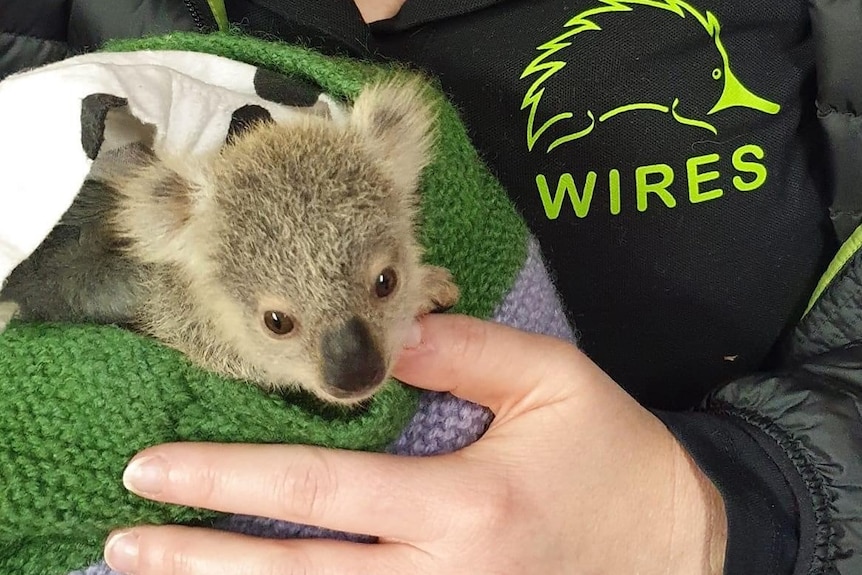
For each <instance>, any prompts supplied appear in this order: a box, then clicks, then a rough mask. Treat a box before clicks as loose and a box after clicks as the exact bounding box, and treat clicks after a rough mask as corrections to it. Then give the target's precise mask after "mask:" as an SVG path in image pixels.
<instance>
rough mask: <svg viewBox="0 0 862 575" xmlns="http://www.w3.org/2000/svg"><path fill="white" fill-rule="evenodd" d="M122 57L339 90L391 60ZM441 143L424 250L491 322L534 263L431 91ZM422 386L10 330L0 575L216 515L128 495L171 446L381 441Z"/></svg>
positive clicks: (41, 328)
mask: <svg viewBox="0 0 862 575" xmlns="http://www.w3.org/2000/svg"><path fill="white" fill-rule="evenodd" d="M108 49H109V50H113V51H130V50H145V49H171V50H189V51H198V52H208V53H213V54H218V55H222V56H227V57H230V58H233V59H236V60H240V61H244V62H248V63H250V64H254V65H257V66H262V67H266V68H270V69H272V70H274V71H277V72H281V73H285V74H293V75H298V76H302V77H305V78H307V79H311V80H312V81H315V82H317V83H318V84H319V85H320V86H321V87H322V88H323V89H324V90H326V91H328V92H329V93H331V94H334V95H336V96H343V97H347V98H352V97H354V96H355V95H356V94H357V93H358V91H359V89H360V88H361V86H362V85H363V84H364V83H366V82H369V81H371V80H374V79H376V78H379V77H380V76H381V75H385V74H388V73H391V72H392V71H393V69H392V68H385V67H382V66H370V65H368V64H362V63H359V62H355V61H351V60H346V59H336V58H329V57H324V56H321V55H319V54H317V53H315V52H312V51H309V50H306V49H303V48H299V47H295V46H288V45H285V44H282V43H271V42H265V41H262V40H258V39H252V38H248V37H241V36H237V35H233V34H228V33H218V34H213V35H197V34H191V33H183V34H171V35H168V36H163V37H156V38H147V39H142V40H128V41H118V42H113V43H111V44H110V45H109V46H108ZM433 97H434V98H436V105H437V106H438V108H439V114H440V115H439V122H440V138H439V141H438V147H437V150H436V151H437V155H436V160H435V162H434V163H433V164H432V165H431V166H430V167H429V168H428V169H427V170H426V172H425V174H424V177H423V189H422V193H423V204H422V213H423V216H424V221H423V225H422V228H421V235H422V241H423V243H424V245H425V246H426V247H427V249H428V252H427V254H428V255H427V259H428V260H429V261H430V262H432V263H435V264H437V265H442V266H446V267H448V268H449V269H450V270H452V272H453V274H454V276H455V279H456V281H457V282H458V284H459V285H460V286H461V289H462V299H461V301H460V302H459V304H458V305H457V307H456V309H455V311H457V312H461V313H466V314H471V315H475V316H479V317H489V316H490V315H491V314H492V313H493V311H494V308H495V307H496V306H497V305H498V304H499V302H500V301H501V299H502V297H503V296H504V295H505V293H506V292H507V291H508V290H509V288H510V287H511V285H512V282H513V280H514V277H515V275H516V273H517V272H518V270H519V269H520V267H521V266H522V265H523V263H524V260H525V257H526V238H527V230H526V227H525V225H524V223H523V221H522V220H521V218H520V217H519V216H518V215H517V213H516V212H515V210H514V208H513V206H512V205H511V203H510V202H509V200H508V198H507V197H506V195H505V192H504V191H503V190H502V188H501V187H500V185H499V183H498V182H497V181H496V180H495V179H494V178H493V177H492V176H491V175H490V173H489V172H488V171H487V169H486V168H485V167H484V166H483V164H482V163H481V162H480V161H479V158H478V156H477V154H476V152H475V151H474V149H473V148H472V146H471V144H470V142H469V140H468V138H467V135H466V132H465V130H464V127H463V126H462V124H461V122H460V120H459V118H458V116H457V114H456V112H455V111H454V109H453V108H452V107H451V106H450V105H449V104H448V103H447V102H446V101H445V99H444V98H443V96H442V95H441V94H439V93H435V94H434V96H433ZM417 398H418V393H417V392H416V391H415V390H413V389H411V388H409V387H406V386H403V385H401V384H399V383H397V382H392V383H391V384H389V385H388V386H386V387H385V388H384V389H383V390H382V391H381V392H380V393H379V394H378V395H376V396H375V397H374V398H373V399H372V400H370V401H369V402H368V404H367V405H366V406H365V407H364V408H363V409H361V410H354V411H347V410H344V409H340V408H333V407H330V406H324V405H322V404H320V403H319V402H318V401H316V400H315V399H313V398H311V397H310V396H307V395H302V394H294V395H293V396H291V397H289V398H285V397H281V396H277V395H271V394H266V393H263V392H262V391H260V390H258V388H256V387H254V386H251V385H248V384H246V383H243V382H238V381H233V380H230V379H225V378H222V377H218V376H215V375H213V374H210V373H208V372H205V371H203V370H200V369H198V368H196V367H194V366H193V365H191V364H190V363H189V362H188V361H187V360H186V359H185V358H184V357H183V356H182V355H181V354H179V353H177V352H175V351H174V350H171V349H168V348H166V347H164V346H162V345H161V344H159V343H158V342H156V341H154V340H151V339H149V338H146V337H143V336H140V335H138V334H134V333H131V332H128V331H125V330H123V329H120V328H117V327H107V326H90V325H87V326H85V325H56V324H55V325H51V324H22V323H13V324H12V325H10V326H9V328H8V329H7V330H6V332H5V333H4V334H3V335H2V336H0V437H2V438H3V440H4V442H3V446H2V447H0V482H2V493H3V496H2V498H0V518H2V522H0V573H3V574H6V573H14V574H16V575H53V574H57V575H61V574H65V573H67V572H68V571H70V570H73V569H77V568H80V567H81V566H84V565H87V564H90V563H92V562H94V561H96V560H98V559H99V558H100V557H101V551H102V545H103V543H104V538H105V536H106V535H107V534H108V532H109V531H110V530H111V529H113V528H116V527H119V526H124V525H130V524H136V523H155V524H160V523H198V522H203V523H207V522H209V521H212V519H213V518H215V517H216V516H217V514H215V513H213V512H209V511H205V510H198V509H189V508H183V507H179V506H172V505H163V504H156V503H153V502H149V501H146V500H143V499H141V498H138V497H136V496H133V495H130V494H129V493H128V492H126V490H125V489H124V488H123V486H122V483H121V480H120V478H121V475H122V471H123V469H124V467H125V465H126V463H127V462H128V460H129V458H131V457H132V456H133V455H134V454H135V453H136V452H137V451H139V450H141V449H143V448H145V447H148V446H151V445H154V444H158V443H163V442H168V441H219V442H254V443H304V444H313V445H322V446H327V447H336V448H345V449H356V450H382V449H383V448H384V447H385V446H386V445H388V444H389V443H390V442H392V441H393V440H394V439H395V438H396V437H397V436H398V435H399V433H400V432H401V430H402V429H403V428H404V426H405V425H406V424H407V423H408V421H409V420H410V418H411V417H412V415H413V414H414V413H415V410H416V407H417Z"/></svg>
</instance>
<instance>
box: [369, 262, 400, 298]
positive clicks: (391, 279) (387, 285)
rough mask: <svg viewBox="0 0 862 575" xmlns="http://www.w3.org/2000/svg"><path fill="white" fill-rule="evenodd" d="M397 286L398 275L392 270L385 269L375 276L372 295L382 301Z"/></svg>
mask: <svg viewBox="0 0 862 575" xmlns="http://www.w3.org/2000/svg"><path fill="white" fill-rule="evenodd" d="M397 285H398V274H396V273H395V270H394V269H392V268H386V269H384V270H383V271H382V272H380V273H379V274H378V275H377V279H376V280H375V282H374V295H376V296H377V297H378V298H380V299H383V298H386V297H388V296H390V295H391V294H392V292H394V291H395V286H397Z"/></svg>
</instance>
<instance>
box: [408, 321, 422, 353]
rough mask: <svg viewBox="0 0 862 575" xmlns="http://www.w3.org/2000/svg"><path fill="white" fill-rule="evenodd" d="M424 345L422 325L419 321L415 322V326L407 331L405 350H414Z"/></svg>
mask: <svg viewBox="0 0 862 575" xmlns="http://www.w3.org/2000/svg"><path fill="white" fill-rule="evenodd" d="M421 343H422V325H421V324H420V323H419V322H418V321H414V322H413V325H411V326H410V329H409V330H408V331H407V337H406V338H405V340H404V349H413V348H417V347H419V345H420V344H421Z"/></svg>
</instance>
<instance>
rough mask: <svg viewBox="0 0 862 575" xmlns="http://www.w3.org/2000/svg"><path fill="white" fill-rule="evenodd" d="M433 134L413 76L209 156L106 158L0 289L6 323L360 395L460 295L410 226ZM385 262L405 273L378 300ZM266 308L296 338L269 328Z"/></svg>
mask: <svg viewBox="0 0 862 575" xmlns="http://www.w3.org/2000/svg"><path fill="white" fill-rule="evenodd" d="M433 124H434V118H433V115H432V112H431V109H430V106H429V105H428V103H427V99H426V97H425V95H424V94H423V88H422V87H421V84H420V83H418V82H417V81H414V80H403V79H402V80H400V81H390V82H387V83H385V84H378V85H374V86H371V87H368V88H366V89H365V90H363V91H362V92H361V94H360V95H359V96H358V98H357V99H356V101H355V102H354V105H353V107H352V109H351V110H350V113H349V115H348V116H347V118H346V119H345V120H343V121H335V120H333V119H332V118H327V117H322V116H320V115H316V114H309V115H308V116H307V117H303V118H302V119H299V120H296V121H294V122H291V123H289V124H287V125H278V124H275V123H273V122H267V121H261V122H256V123H254V124H253V125H251V126H249V127H248V128H247V129H245V131H243V132H241V133H239V134H237V135H235V136H234V137H233V138H231V139H230V141H229V142H228V143H227V144H226V145H225V146H224V147H223V148H222V149H221V150H220V151H219V152H217V153H215V154H213V155H212V156H211V157H206V158H199V159H196V160H193V161H190V160H189V159H188V158H175V157H156V156H155V155H154V154H153V153H152V152H151V151H149V149H148V148H146V147H144V146H141V145H132V146H128V147H126V148H124V149H121V150H118V151H115V152H112V154H114V156H106V157H105V159H104V161H102V158H101V156H100V158H99V159H97V161H96V164H95V165H94V169H93V170H92V171H91V177H93V178H94V179H93V180H90V181H88V182H87V183H86V184H85V185H84V187H83V188H82V191H81V194H80V195H79V197H78V199H77V200H76V201H75V203H74V205H73V207H72V208H71V209H70V210H69V212H68V213H67V214H66V215H65V216H64V218H63V220H62V221H61V222H60V224H59V225H58V226H57V227H56V228H55V229H54V231H53V232H52V233H51V235H50V236H49V237H48V238H47V239H46V240H45V242H44V243H43V244H42V246H40V247H39V249H38V250H37V251H36V252H35V253H34V254H33V255H32V256H31V257H30V258H29V259H28V260H27V261H25V262H24V263H22V264H21V265H20V266H19V267H18V268H16V270H15V271H14V272H13V273H12V275H11V276H10V277H9V279H8V280H7V282H6V284H5V285H4V286H3V289H2V291H0V300H2V301H3V302H6V303H5V304H4V303H0V315H4V309H5V310H6V314H5V315H6V316H7V317H6V319H7V320H8V319H9V318H8V316H9V315H10V313H9V311H10V310H15V309H16V308H17V314H18V316H19V317H20V318H21V319H23V320H49V321H94V322H102V323H121V324H128V325H130V326H133V327H135V328H136V329H139V330H141V331H143V332H144V333H147V334H150V335H152V336H154V337H155V338H157V339H159V340H161V341H163V342H165V343H166V344H167V345H170V346H172V347H174V348H176V349H178V350H180V351H182V352H183V353H184V354H186V355H187V356H188V357H189V358H190V359H191V360H192V361H193V362H195V363H196V364H198V365H200V366H201V367H204V368H207V369H210V370H213V371H215V372H218V373H221V374H224V375H227V376H231V377H237V378H241V379H247V380H250V381H253V382H255V383H257V384H259V385H261V386H264V387H268V388H284V387H293V386H299V387H301V388H303V389H305V390H307V391H310V392H313V393H315V394H316V395H317V396H318V397H320V398H321V399H323V400H326V401H331V402H340V403H354V402H357V401H361V400H362V399H365V398H367V397H369V396H370V395H371V394H372V393H373V392H374V391H375V390H376V389H377V388H378V387H379V385H380V384H381V383H382V382H383V381H385V379H386V378H387V377H388V376H389V373H390V368H391V365H392V363H393V361H394V359H395V357H396V356H397V354H398V352H399V350H400V349H401V348H402V346H403V341H404V338H405V336H406V333H407V332H406V330H407V329H408V328H409V326H410V324H411V322H412V320H413V319H414V318H415V317H416V316H419V315H422V314H424V313H428V312H430V311H434V310H435V309H439V308H447V307H450V306H451V305H453V304H454V303H455V302H456V301H457V298H458V289H457V287H456V286H455V284H454V283H453V282H452V280H451V277H450V274H449V272H448V271H447V270H444V269H442V268H439V267H434V266H429V265H425V264H423V263H422V261H421V259H422V250H421V248H420V246H419V244H418V242H417V240H416V234H415V224H416V216H417V210H418V194H417V188H418V185H419V178H420V175H421V172H422V170H423V169H424V167H425V166H426V165H427V163H428V162H429V160H430V155H431V147H432V145H433V130H432V126H433ZM116 155H120V158H119V159H121V160H122V161H117V159H118V158H117V157H116ZM100 162H101V164H100ZM387 268H390V269H392V270H395V273H396V277H397V281H396V282H395V289H394V291H393V292H392V293H391V294H390V295H388V296H386V297H384V298H380V297H378V295H377V293H376V292H375V285H376V284H375V282H376V281H377V278H378V276H379V275H380V274H381V272H382V270H385V269H387ZM269 311H279V312H284V313H285V314H287V315H288V316H290V317H291V318H292V319H293V321H294V325H295V329H294V330H293V331H292V332H291V333H289V334H287V335H282V336H276V335H275V334H274V333H273V332H272V331H271V330H269V329H268V328H267V326H266V325H265V322H264V320H263V317H264V314H265V312H269ZM2 323H3V318H0V324H2ZM0 329H2V325H0Z"/></svg>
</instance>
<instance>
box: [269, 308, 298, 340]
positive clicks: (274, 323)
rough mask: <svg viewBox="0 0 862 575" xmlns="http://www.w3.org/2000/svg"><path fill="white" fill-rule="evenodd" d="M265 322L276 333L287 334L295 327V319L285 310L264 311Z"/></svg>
mask: <svg viewBox="0 0 862 575" xmlns="http://www.w3.org/2000/svg"><path fill="white" fill-rule="evenodd" d="M263 323H264V325H266V328H267V329H268V330H269V331H271V332H272V333H273V334H275V335H287V334H289V333H290V332H292V331H293V328H294V323H293V319H291V317H290V316H289V315H287V314H286V313H284V312H283V311H266V312H264V313H263Z"/></svg>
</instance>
